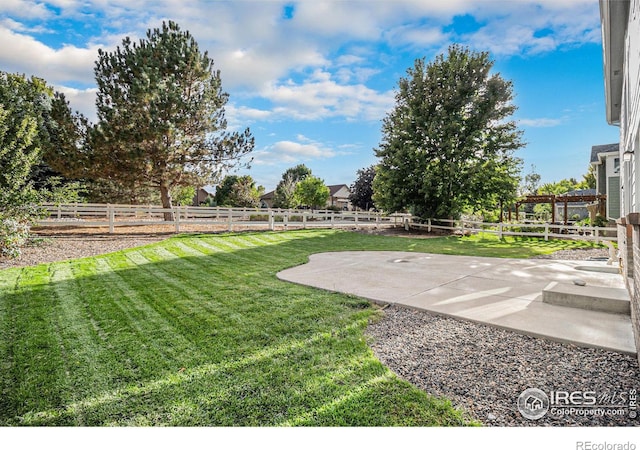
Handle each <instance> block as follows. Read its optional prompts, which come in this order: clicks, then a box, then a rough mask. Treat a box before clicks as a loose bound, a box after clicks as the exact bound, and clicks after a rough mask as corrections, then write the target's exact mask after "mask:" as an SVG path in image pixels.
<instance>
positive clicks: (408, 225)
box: [38, 203, 617, 242]
mask: <svg viewBox="0 0 640 450" xmlns="http://www.w3.org/2000/svg"><path fill="white" fill-rule="evenodd" d="M44 208H45V210H46V211H47V213H48V215H49V217H48V218H46V219H43V220H41V221H39V222H38V225H39V226H42V227H56V226H58V227H61V226H64V227H108V228H109V232H110V233H114V232H115V228H116V227H125V226H139V225H172V226H173V227H174V229H175V231H176V232H180V231H181V229H183V230H184V228H181V227H183V226H185V225H212V226H223V227H225V228H226V229H227V230H229V231H233V230H234V227H239V226H244V227H247V226H250V227H256V228H265V229H269V230H274V229H275V228H276V227H281V228H285V229H292V228H314V227H318V228H338V227H351V228H354V227H355V228H359V227H381V226H396V227H399V226H403V227H404V228H405V229H407V230H408V229H418V230H426V231H427V232H432V231H434V230H446V231H452V232H458V233H464V234H467V233H479V232H484V233H492V234H495V235H497V236H498V237H500V238H502V237H503V236H526V237H539V238H544V239H545V240H549V239H557V238H560V239H567V238H569V239H579V240H588V241H595V242H600V241H604V240H607V241H617V230H616V228H602V227H583V226H576V225H560V224H549V223H532V222H530V223H511V222H502V223H487V222H479V221H472V220H448V219H427V220H426V221H423V220H420V219H418V218H416V217H412V216H411V215H410V214H391V215H385V214H382V213H377V212H370V211H331V210H320V211H310V210H282V209H263V208H219V207H216V208H206V207H201V206H176V207H174V208H173V209H172V210H167V209H165V208H162V207H161V206H157V205H110V204H97V203H74V204H63V205H56V204H45V205H44ZM167 213H170V214H171V220H165V214H167Z"/></svg>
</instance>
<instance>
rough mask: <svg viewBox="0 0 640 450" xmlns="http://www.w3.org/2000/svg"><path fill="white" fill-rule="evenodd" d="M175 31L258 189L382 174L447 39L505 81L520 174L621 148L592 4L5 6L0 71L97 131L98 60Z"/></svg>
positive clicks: (6, 0)
mask: <svg viewBox="0 0 640 450" xmlns="http://www.w3.org/2000/svg"><path fill="white" fill-rule="evenodd" d="M169 19H170V20H174V21H176V22H178V24H180V26H181V27H182V29H186V30H189V31H190V32H191V33H192V34H193V35H194V37H195V38H196V40H197V41H198V43H199V44H200V47H201V49H203V50H208V51H209V54H210V56H211V57H212V58H213V59H214V61H215V64H216V67H217V68H218V69H220V70H221V74H222V81H223V88H224V89H225V90H226V91H227V92H228V93H229V94H230V101H229V103H228V104H227V107H226V113H227V114H226V115H227V119H228V122H229V125H230V127H231V128H232V129H238V130H239V129H244V128H245V127H247V126H248V127H250V128H251V130H252V133H253V135H254V136H255V138H256V147H255V150H254V154H253V156H254V162H253V165H252V167H251V169H250V170H248V171H246V170H245V171H243V173H248V174H250V175H252V176H253V178H254V179H255V180H256V181H257V183H258V184H261V185H263V186H265V188H266V189H267V190H271V189H273V188H274V187H275V185H276V184H277V182H278V180H279V179H280V177H281V175H282V173H283V172H284V171H285V170H286V169H287V168H289V167H292V166H294V165H296V164H301V163H303V164H306V165H307V166H308V167H309V168H311V170H312V171H313V173H314V174H315V175H317V176H319V177H321V178H323V179H324V180H325V182H326V183H327V184H340V183H346V184H350V183H352V182H353V180H354V179H355V177H356V171H357V170H358V169H361V168H364V167H366V166H369V165H371V164H374V163H375V162H376V158H375V156H374V153H373V148H375V147H376V146H377V145H378V143H379V141H380V127H381V121H382V119H383V118H384V116H385V114H386V112H387V111H389V110H390V109H391V108H392V107H393V104H394V89H395V87H396V85H397V82H398V79H399V78H400V77H401V76H404V75H405V73H406V70H407V68H409V67H411V66H412V65H413V62H414V60H415V59H416V58H421V57H426V58H427V60H431V59H432V58H433V57H434V56H435V55H437V54H438V53H441V52H444V51H446V48H447V47H448V46H449V45H450V44H451V43H460V44H463V45H467V46H469V47H471V48H472V49H473V50H478V51H489V52H490V53H491V57H492V58H493V59H494V60H495V66H494V70H495V71H497V72H500V73H501V74H502V76H503V77H504V78H507V79H510V80H512V81H513V83H514V92H515V94H516V97H515V103H516V105H517V106H518V108H519V109H518V111H517V113H516V114H515V116H514V118H515V119H516V120H517V121H518V123H519V126H520V128H521V129H522V130H524V140H525V141H526V142H527V146H526V147H525V148H524V149H522V150H520V151H519V152H518V156H519V157H521V158H522V159H523V160H524V167H523V175H524V174H526V173H528V172H529V171H530V170H531V165H534V166H535V168H536V172H538V173H540V174H541V176H542V182H552V181H558V180H560V179H562V178H568V177H575V178H578V179H581V177H582V175H583V174H584V173H586V170H587V167H588V163H589V155H590V149H591V146H592V145H597V144H607V143H612V142H617V141H618V129H617V128H616V127H612V126H609V125H607V123H606V120H605V110H604V84H603V78H602V74H603V70H602V47H601V34H600V22H599V14H598V2H597V1H596V0H588V1H587V0H537V1H534V0H531V1H529V0H520V1H515V0H512V1H499V0H474V1H471V0H447V1H443V0H412V1H409V0H406V1H405V0H395V1H391V0H367V1H365V0H359V1H356V0H353V1H349V0H333V1H323V0H303V1H279V0H261V1H249V0H246V1H245V0H235V1H194V0H164V1H161V0H136V1H131V0H52V1H48V2H46V1H45V2H43V1H37V0H34V1H27V0H2V2H1V3H0V42H2V43H3V45H1V46H0V69H1V70H4V71H8V72H19V73H25V74H29V75H31V74H34V75H37V76H40V77H42V78H44V79H46V80H47V81H48V82H49V83H50V84H51V85H53V86H54V87H55V88H56V89H58V90H60V91H62V92H64V93H65V94H66V95H67V97H68V98H69V100H70V101H71V104H72V107H73V108H74V109H77V110H79V111H81V112H82V113H84V114H85V115H87V116H88V117H89V118H91V119H94V118H95V111H94V107H93V103H94V99H95V83H94V79H93V67H94V62H95V60H96V57H97V52H98V49H99V48H102V49H105V50H113V49H115V47H116V46H117V45H118V44H120V43H121V42H122V39H123V38H124V37H125V36H130V37H131V38H132V39H138V38H140V37H143V36H144V34H145V32H146V30H147V29H148V28H154V27H158V26H159V25H160V24H161V23H162V21H163V20H169Z"/></svg>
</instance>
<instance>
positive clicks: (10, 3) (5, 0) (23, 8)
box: [0, 0, 51, 19]
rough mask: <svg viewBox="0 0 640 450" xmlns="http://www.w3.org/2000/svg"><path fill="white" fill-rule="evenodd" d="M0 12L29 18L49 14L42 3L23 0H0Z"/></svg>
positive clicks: (40, 17)
mask: <svg viewBox="0 0 640 450" xmlns="http://www.w3.org/2000/svg"><path fill="white" fill-rule="evenodd" d="M0 14H12V15H13V16H14V17H19V18H29V19H34V18H36V19H43V18H45V17H48V16H50V15H51V14H50V12H49V10H47V7H46V5H45V4H44V3H41V2H35V1H25V0H2V2H0Z"/></svg>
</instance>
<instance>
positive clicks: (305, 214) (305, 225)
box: [302, 212, 307, 230]
mask: <svg viewBox="0 0 640 450" xmlns="http://www.w3.org/2000/svg"><path fill="white" fill-rule="evenodd" d="M302 229H303V230H306V229H307V213H306V212H303V213H302Z"/></svg>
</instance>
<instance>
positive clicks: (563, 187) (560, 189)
mask: <svg viewBox="0 0 640 450" xmlns="http://www.w3.org/2000/svg"><path fill="white" fill-rule="evenodd" d="M578 189H588V185H587V183H586V182H585V181H580V182H579V181H578V180H576V179H575V178H564V179H562V180H560V181H556V182H553V183H545V184H543V185H542V186H540V189H539V190H538V192H539V193H540V194H554V195H561V194H566V193H567V192H569V191H575V190H578Z"/></svg>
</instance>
